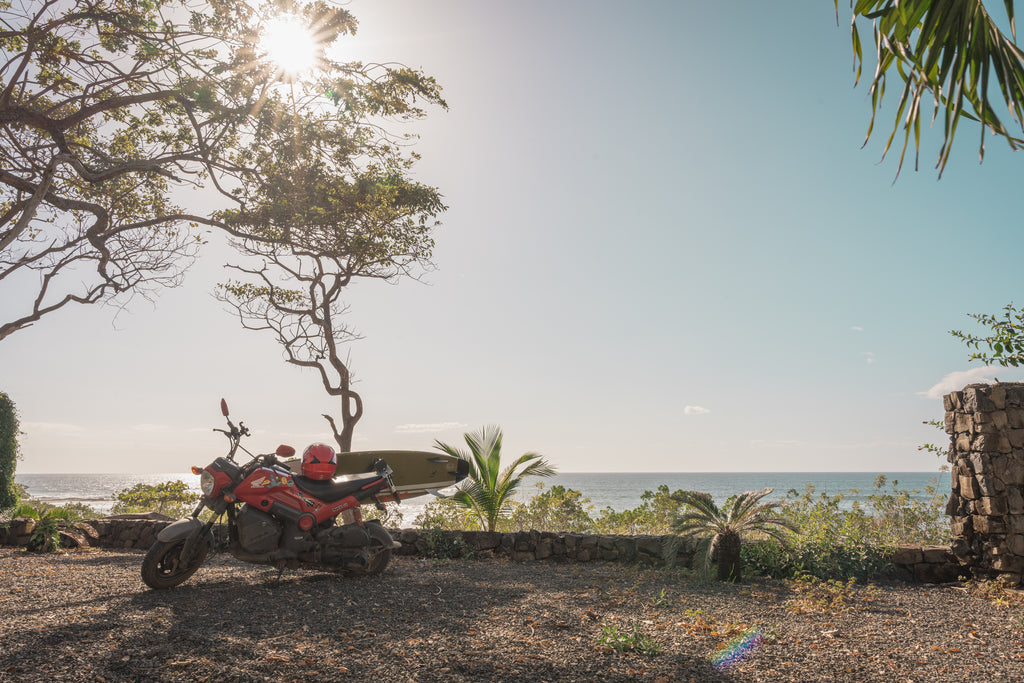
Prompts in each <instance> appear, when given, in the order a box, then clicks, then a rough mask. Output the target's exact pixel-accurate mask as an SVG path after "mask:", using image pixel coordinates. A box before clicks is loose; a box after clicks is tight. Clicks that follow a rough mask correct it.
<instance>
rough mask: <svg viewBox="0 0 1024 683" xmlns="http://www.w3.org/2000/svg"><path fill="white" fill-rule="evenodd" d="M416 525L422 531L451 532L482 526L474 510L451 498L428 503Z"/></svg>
mask: <svg viewBox="0 0 1024 683" xmlns="http://www.w3.org/2000/svg"><path fill="white" fill-rule="evenodd" d="M414 524H416V526H418V527H420V528H421V529H446V530H449V531H458V530H463V529H464V530H473V529H479V528H480V524H479V521H478V520H477V516H476V515H475V514H474V513H473V511H472V510H467V509H466V508H464V507H462V506H461V505H459V504H458V503H456V502H455V501H454V500H453V499H451V498H438V499H437V500H434V501H431V502H430V503H427V505H426V507H425V508H424V509H423V512H421V513H420V514H419V515H417V516H416V519H415V520H414Z"/></svg>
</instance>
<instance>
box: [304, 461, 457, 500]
mask: <svg viewBox="0 0 1024 683" xmlns="http://www.w3.org/2000/svg"><path fill="white" fill-rule="evenodd" d="M378 459H380V460H383V461H384V462H386V463H387V464H388V465H389V466H390V467H391V469H392V471H393V472H392V475H391V480H392V481H393V482H394V483H395V490H397V491H398V495H399V497H400V498H401V499H402V500H405V499H406V498H414V497H416V496H423V495H426V494H428V493H433V492H435V491H437V490H438V489H443V488H447V487H449V486H454V485H455V484H457V483H458V482H460V481H462V480H463V479H465V478H466V475H467V474H468V473H469V463H467V462H465V461H464V460H460V459H459V458H455V457H452V456H450V455H447V454H446V453H438V452H430V451H353V452H351V453H338V467H337V469H336V470H335V477H336V478H337V479H343V478H344V477H345V476H346V475H353V474H362V473H364V472H372V471H373V463H375V462H376V461H377V460H378ZM288 466H289V467H290V468H291V470H292V472H295V473H296V474H299V473H301V471H302V463H301V461H299V460H292V461H290V462H288ZM379 497H380V500H381V502H385V503H386V502H389V501H391V500H393V498H392V496H391V495H381V496H379Z"/></svg>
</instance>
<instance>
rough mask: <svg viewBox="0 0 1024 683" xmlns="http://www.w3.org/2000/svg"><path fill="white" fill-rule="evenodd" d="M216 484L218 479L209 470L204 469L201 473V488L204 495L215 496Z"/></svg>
mask: <svg viewBox="0 0 1024 683" xmlns="http://www.w3.org/2000/svg"><path fill="white" fill-rule="evenodd" d="M215 485H216V481H215V480H214V478H213V475H212V474H210V472H209V470H203V473H202V474H200V475H199V488H200V489H202V491H203V495H204V496H206V497H207V498H210V497H212V496H213V487H214V486H215Z"/></svg>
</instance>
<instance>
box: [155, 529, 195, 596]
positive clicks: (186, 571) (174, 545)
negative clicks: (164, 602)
mask: <svg viewBox="0 0 1024 683" xmlns="http://www.w3.org/2000/svg"><path fill="white" fill-rule="evenodd" d="M184 547H185V539H184V538H180V539H178V540H176V541H170V542H166V541H157V542H156V543H154V544H153V545H152V546H151V547H150V549H149V552H147V553H146V557H145V559H143V560H142V581H143V582H144V583H145V584H146V585H147V586H149V587H150V588H156V589H158V590H162V589H165V588H174V587H175V586H177V585H179V584H182V583H185V581H187V580H188V579H189V577H190V576H192V575H193V574H195V573H196V570H197V569H199V567H201V566H202V564H203V562H204V561H205V560H206V554H207V553H208V552H209V550H210V548H209V546H208V545H207V544H206V543H200V545H199V547H198V548H196V553H195V557H194V558H193V559H192V562H190V563H189V564H188V565H181V564H180V563H179V558H180V556H181V550H182V548H184Z"/></svg>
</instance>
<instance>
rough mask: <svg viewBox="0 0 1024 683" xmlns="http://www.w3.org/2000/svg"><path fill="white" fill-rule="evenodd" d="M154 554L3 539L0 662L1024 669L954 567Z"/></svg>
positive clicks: (574, 672) (181, 669)
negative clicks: (366, 561) (945, 571)
mask: <svg viewBox="0 0 1024 683" xmlns="http://www.w3.org/2000/svg"><path fill="white" fill-rule="evenodd" d="M141 561H142V554H141V553H139V552H130V551H104V550H90V551H74V552H65V553H58V554H32V553H27V552H24V551H23V550H21V549H14V548H0V596H2V601H0V681H2V682H4V683H6V682H7V681H218V682H219V681H257V680H259V681H262V680H275V681H293V680H294V681H308V680H324V681H335V680H338V681H344V680H354V681H369V680H387V681H396V682H399V683H402V682H405V681H419V682H426V681H452V680H456V681H457V680H473V681H489V680H495V681H506V680H525V681H545V680H546V681H616V680H618V681H625V680H630V681H632V680H641V681H658V682H660V683H667V682H668V681H802V682H806V681H929V682H931V681H972V682H973V681H994V680H1012V681H1020V680H1024V645H1022V641H1024V609H1022V607H1021V605H1020V604H1019V603H1018V602H1016V601H1015V600H1016V599H1015V598H1014V597H1013V596H1010V597H1009V598H1007V597H1006V596H1004V597H1003V598H1001V599H999V600H993V599H991V598H989V599H986V598H984V597H983V596H981V595H980V594H979V593H978V591H976V590H974V591H972V590H966V589H963V588H959V587H954V586H941V587H937V586H911V585H903V584H892V585H884V586H879V587H865V586H860V587H857V588H849V587H846V586H835V585H833V586H831V587H827V586H817V587H814V586H810V585H805V584H797V583H793V582H783V581H774V580H769V579H762V578H751V579H750V580H749V581H747V582H746V583H743V584H740V585H738V586H732V585H724V584H718V583H702V582H699V581H696V580H694V579H693V578H692V577H690V576H689V575H688V574H687V573H685V572H665V571H659V570H640V569H634V568H629V567H624V566H620V565H614V564H603V563H591V564H581V565H574V564H546V563H522V564H517V563H512V562H507V561H503V560H493V559H492V560H476V561H457V562H448V563H445V562H438V561H431V560H423V559H419V558H396V559H395V560H394V561H393V562H392V564H391V566H390V567H389V568H388V570H387V571H386V572H385V573H384V575H383V576H381V577H375V578H362V579H344V578H338V577H336V576H334V575H332V574H324V573H316V572H309V571H294V572H286V573H285V574H284V576H283V577H282V579H281V581H280V583H275V578H276V572H274V571H270V570H268V569H266V568H263V567H257V566H253V565H247V564H242V563H239V562H236V561H235V560H233V559H231V558H229V557H227V556H216V557H213V558H212V559H210V560H209V561H208V562H207V565H206V566H205V567H203V568H202V569H201V570H200V571H199V572H198V573H197V574H196V575H195V576H194V577H193V578H192V579H191V580H190V581H189V582H188V583H186V584H184V585H182V586H180V587H178V588H175V589H172V590H169V591H152V590H149V589H147V588H146V587H145V585H144V584H143V583H142V581H141V579H140V576H139V564H140V562H141ZM1000 603H1004V604H1000ZM744 634H746V641H748V642H749V643H750V647H749V648H748V654H747V656H746V657H745V658H742V659H738V661H735V662H734V663H732V665H731V666H727V667H720V668H716V667H715V666H714V665H713V660H714V659H715V657H716V653H720V648H721V647H722V646H724V645H728V644H729V643H730V642H734V641H736V640H738V639H740V638H743V636H744ZM602 640H604V641H605V642H604V643H602ZM613 644H617V645H618V648H619V649H620V650H622V651H621V652H620V651H616V649H615V648H614V647H612V645H613Z"/></svg>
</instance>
